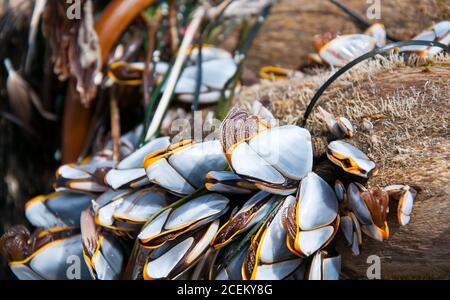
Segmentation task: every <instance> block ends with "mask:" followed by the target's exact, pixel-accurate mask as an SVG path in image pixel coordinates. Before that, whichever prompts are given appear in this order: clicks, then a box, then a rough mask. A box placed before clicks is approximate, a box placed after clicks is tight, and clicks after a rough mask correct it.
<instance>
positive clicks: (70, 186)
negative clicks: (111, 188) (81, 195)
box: [54, 157, 114, 193]
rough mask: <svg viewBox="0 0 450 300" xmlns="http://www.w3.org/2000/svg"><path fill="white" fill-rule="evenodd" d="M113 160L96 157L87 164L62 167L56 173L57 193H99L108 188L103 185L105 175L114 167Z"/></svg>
mask: <svg viewBox="0 0 450 300" xmlns="http://www.w3.org/2000/svg"><path fill="white" fill-rule="evenodd" d="M113 164H114V162H113V161H112V160H109V159H106V158H103V157H94V158H93V159H92V160H90V161H89V162H88V163H86V164H81V165H76V164H67V165H62V166H61V167H59V168H58V170H57V171H56V181H55V183H54V188H55V190H56V191H65V190H69V191H74V192H89V193H99V192H104V191H105V190H106V189H107V187H106V186H105V185H104V184H103V179H104V177H105V174H106V173H107V172H108V171H109V170H110V169H111V168H112V167H113Z"/></svg>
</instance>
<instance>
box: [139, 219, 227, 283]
mask: <svg viewBox="0 0 450 300" xmlns="http://www.w3.org/2000/svg"><path fill="white" fill-rule="evenodd" d="M218 228H219V220H215V221H213V222H211V223H210V224H209V225H208V226H206V227H205V228H202V229H199V230H197V231H195V232H193V233H192V234H190V235H188V236H181V237H179V238H177V239H176V240H174V241H172V242H169V243H167V244H165V245H163V246H162V247H160V248H158V249H156V250H154V251H153V252H152V253H151V254H150V256H149V258H148V260H147V262H146V263H145V265H144V270H143V277H144V279H145V280H151V279H177V278H178V277H180V276H182V275H183V273H184V272H185V271H186V270H187V269H189V268H190V267H192V266H193V265H195V263H196V262H197V261H198V259H199V258H200V257H201V256H202V255H203V254H204V253H205V251H206V250H207V248H208V246H209V243H210V242H211V240H212V238H213V237H214V234H215V233H216V231H217V229H218Z"/></svg>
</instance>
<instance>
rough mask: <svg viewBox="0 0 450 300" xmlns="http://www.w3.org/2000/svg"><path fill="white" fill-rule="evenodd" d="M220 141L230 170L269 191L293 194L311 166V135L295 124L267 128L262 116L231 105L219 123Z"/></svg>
mask: <svg viewBox="0 0 450 300" xmlns="http://www.w3.org/2000/svg"><path fill="white" fill-rule="evenodd" d="M221 142H222V147H223V150H224V152H225V153H226V156H227V159H228V162H229V164H230V166H231V168H232V170H233V171H234V172H235V173H236V174H237V175H239V176H240V177H242V178H244V179H245V180H247V181H250V182H252V183H254V184H255V186H256V187H258V188H259V189H261V190H264V191H267V192H270V193H274V194H281V195H289V194H292V193H293V192H295V190H296V188H297V183H298V181H299V180H301V179H302V178H304V177H305V176H306V174H307V173H308V172H309V171H311V170H312V163H313V151H312V145H311V135H310V133H309V131H308V130H306V129H304V128H301V127H298V126H293V125H286V126H281V127H273V128H270V127H269V125H268V124H267V123H266V122H265V121H264V120H262V119H259V118H258V117H256V116H253V115H249V114H248V113H246V112H245V111H243V110H240V109H232V110H231V111H230V113H229V114H228V116H227V117H226V118H225V120H224V121H223V123H222V126H221Z"/></svg>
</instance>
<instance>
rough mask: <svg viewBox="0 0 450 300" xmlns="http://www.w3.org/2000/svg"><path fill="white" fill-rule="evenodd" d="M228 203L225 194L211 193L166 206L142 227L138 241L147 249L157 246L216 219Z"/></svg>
mask: <svg viewBox="0 0 450 300" xmlns="http://www.w3.org/2000/svg"><path fill="white" fill-rule="evenodd" d="M228 203H229V200H228V198H226V197H225V196H223V195H220V194H215V193H212V194H207V195H203V196H200V197H197V198H195V199H192V200H190V201H188V202H186V203H184V204H182V205H181V206H179V207H176V208H168V209H166V210H164V211H162V212H161V213H160V214H159V215H158V216H156V217H155V218H154V219H153V220H152V221H151V222H150V223H148V224H146V225H145V226H144V227H143V228H142V230H141V232H140V233H139V235H138V239H139V242H140V243H141V245H143V246H144V247H146V248H149V249H154V248H159V247H161V246H162V245H164V244H165V243H166V242H167V241H170V240H173V239H175V238H176V237H178V236H180V235H181V234H183V233H186V232H189V231H192V230H194V229H196V228H199V227H201V226H203V225H205V224H207V223H209V222H211V221H213V220H216V219H217V218H219V217H220V216H222V215H223V214H224V213H226V212H227V210H228Z"/></svg>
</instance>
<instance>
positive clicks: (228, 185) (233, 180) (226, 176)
mask: <svg viewBox="0 0 450 300" xmlns="http://www.w3.org/2000/svg"><path fill="white" fill-rule="evenodd" d="M206 179H207V180H208V182H207V183H205V187H206V189H207V190H209V191H211V192H218V193H231V194H250V193H251V192H252V191H253V190H255V189H257V188H256V187H255V185H253V184H252V183H250V182H248V181H245V180H243V179H242V178H241V177H239V176H238V175H236V174H234V173H233V172H230V171H211V172H209V173H208V174H206Z"/></svg>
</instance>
